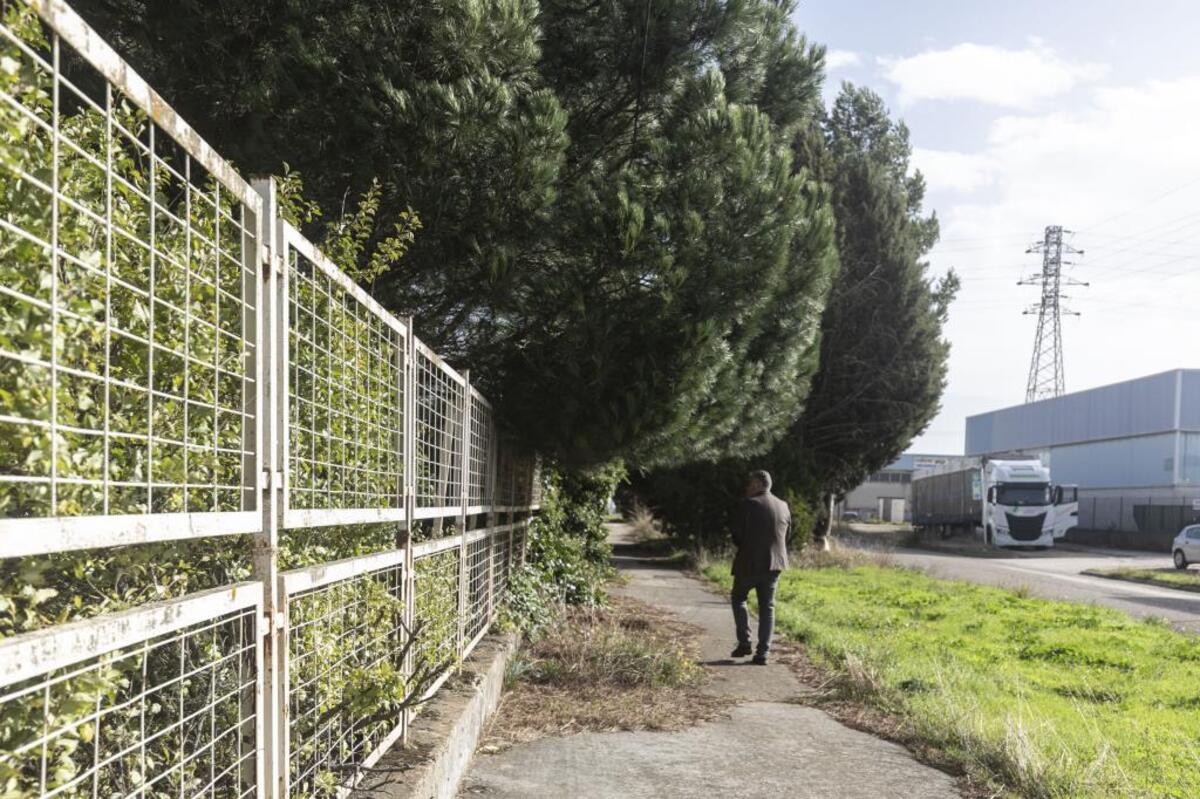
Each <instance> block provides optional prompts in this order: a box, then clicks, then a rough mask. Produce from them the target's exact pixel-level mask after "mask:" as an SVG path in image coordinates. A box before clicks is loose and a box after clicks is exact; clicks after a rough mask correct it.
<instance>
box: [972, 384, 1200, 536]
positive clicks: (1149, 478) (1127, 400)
mask: <svg viewBox="0 0 1200 799" xmlns="http://www.w3.org/2000/svg"><path fill="white" fill-rule="evenodd" d="M966 453H967V454H968V455H1001V454H1007V453H1022V454H1028V455H1039V456H1041V458H1042V462H1043V463H1045V464H1047V465H1049V467H1050V474H1051V475H1052V479H1053V480H1054V482H1055V483H1058V484H1061V485H1068V484H1075V485H1078V486H1079V489H1080V491H1079V527H1078V529H1077V530H1075V531H1073V532H1072V533H1070V534H1069V535H1068V539H1069V540H1070V539H1074V540H1076V541H1080V542H1085V543H1091V544H1100V545H1111V546H1129V547H1140V548H1153V549H1168V548H1169V546H1170V541H1171V539H1172V538H1173V537H1174V536H1175V534H1176V533H1178V532H1179V530H1180V528H1181V527H1183V526H1184V525H1186V524H1190V523H1193V522H1200V369H1176V370H1173V371H1170V372H1163V373H1162V374H1156V375H1150V376H1148V377H1141V378H1138V379H1136V380H1128V381H1125V382H1123V383H1115V384H1113V385H1109V386H1101V387H1099V388H1093V389H1089V390H1087V391H1078V392H1075V393H1072V394H1065V395H1063V396H1061V397H1055V398H1054V399H1048V400H1042V401H1039V402H1031V403H1028V404H1025V405H1017V406H1014V407H1011V408H1004V409H1001V410H998V411H992V412H990V413H984V414H980V415H978V416H971V417H968V418H967V435H966Z"/></svg>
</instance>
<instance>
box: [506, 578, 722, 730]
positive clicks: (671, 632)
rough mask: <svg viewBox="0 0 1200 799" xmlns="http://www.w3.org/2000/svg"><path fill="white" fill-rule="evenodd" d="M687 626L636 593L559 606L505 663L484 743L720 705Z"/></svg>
mask: <svg viewBox="0 0 1200 799" xmlns="http://www.w3.org/2000/svg"><path fill="white" fill-rule="evenodd" d="M695 639H696V630H695V628H693V627H691V626H690V625H687V624H684V623H682V622H679V621H678V620H676V619H675V618H674V617H672V616H670V615H669V614H666V613H663V612H662V611H659V610H657V609H655V608H652V607H650V606H649V605H645V604H643V603H641V602H637V601H635V600H631V599H627V598H623V597H613V598H611V601H610V603H609V604H608V605H606V606H603V607H597V608H568V609H567V610H566V611H565V612H564V614H563V615H562V616H561V617H560V618H559V619H558V620H557V621H555V622H554V623H553V624H551V625H550V627H549V628H548V629H546V630H545V631H543V633H542V634H541V635H540V636H539V637H538V638H537V639H536V640H535V641H532V642H528V643H526V644H525V645H524V646H523V647H522V648H521V651H520V652H518V653H517V655H516V657H515V658H514V659H513V661H512V663H511V664H510V666H509V671H508V675H507V680H506V683H507V684H506V686H505V694H504V698H503V700H502V702H501V705H500V709H499V711H498V712H497V713H496V715H495V717H494V720H493V722H492V723H491V725H490V727H489V729H488V733H487V737H486V740H485V741H484V748H485V750H490V751H494V750H497V749H503V748H505V747H507V746H512V745H514V744H518V743H523V742H526V741H530V740H534V739H536V738H541V737H545V736H547V735H570V734H573V733H577V732H589V731H595V732H607V731H614V730H677V729H682V728H684V727H688V726H691V725H693V724H696V723H698V722H700V721H705V720H708V719H711V718H714V717H716V716H718V715H720V714H721V713H722V712H724V711H725V709H726V708H727V707H728V706H729V702H728V700H725V699H722V698H719V697H714V696H712V695H710V694H708V693H706V692H705V691H704V690H703V688H704V684H705V682H706V681H707V679H708V675H707V673H706V672H705V670H704V668H703V667H702V666H701V665H700V664H699V663H698V662H697V661H696V650H695Z"/></svg>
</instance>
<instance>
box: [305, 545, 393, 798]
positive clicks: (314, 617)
mask: <svg viewBox="0 0 1200 799" xmlns="http://www.w3.org/2000/svg"><path fill="white" fill-rule="evenodd" d="M404 560H405V553H404V552H403V551H397V552H385V553H382V554H380V555H374V556H369V557H365V558H357V559H354V560H351V561H345V562H343V563H340V564H330V565H327V566H322V567H318V568H317V569H300V570H296V571H293V572H287V573H285V574H284V575H283V585H284V594H285V595H286V596H287V611H286V612H287V667H286V671H287V675H286V680H287V694H288V765H289V770H288V771H289V789H288V795H289V796H295V797H304V796H322V795H328V794H329V793H331V792H333V791H335V790H336V789H337V788H339V787H344V786H346V785H348V784H350V783H351V782H352V781H353V778H354V776H355V774H356V773H357V770H358V769H359V768H361V767H362V766H364V765H370V761H371V760H372V755H374V754H375V753H376V752H377V751H378V750H379V749H381V748H382V747H384V746H386V745H388V744H390V743H391V742H392V741H393V740H394V739H395V737H396V735H397V734H398V733H399V732H400V722H401V713H400V707H399V706H400V703H401V702H402V700H403V699H404V695H405V685H406V681H405V668H404V662H403V657H404V644H405V642H406V640H407V638H408V634H407V630H406V628H405V622H404V611H405V597H404ZM388 686H391V690H390V691H389V690H388Z"/></svg>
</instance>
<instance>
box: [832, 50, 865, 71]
mask: <svg viewBox="0 0 1200 799" xmlns="http://www.w3.org/2000/svg"><path fill="white" fill-rule="evenodd" d="M861 63H862V56H860V55H859V54H858V53H855V52H853V51H852V50H830V51H829V52H827V53H826V54H825V70H826V71H827V72H833V71H834V70H837V69H843V68H844V67H856V66H858V65H859V64H861Z"/></svg>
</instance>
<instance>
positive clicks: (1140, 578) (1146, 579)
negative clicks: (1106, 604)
mask: <svg viewBox="0 0 1200 799" xmlns="http://www.w3.org/2000/svg"><path fill="white" fill-rule="evenodd" d="M1083 573H1084V574H1090V575H1093V576H1094V577H1108V578H1110V579H1113V580H1127V581H1128V582H1131V583H1148V584H1150V585H1158V586H1162V587H1163V588H1176V589H1178V590H1180V591H1196V592H1200V572H1193V571H1188V570H1186V569H1174V568H1168V569H1138V568H1135V567H1132V566H1122V567H1119V568H1116V569H1086V570H1084V572H1083Z"/></svg>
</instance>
